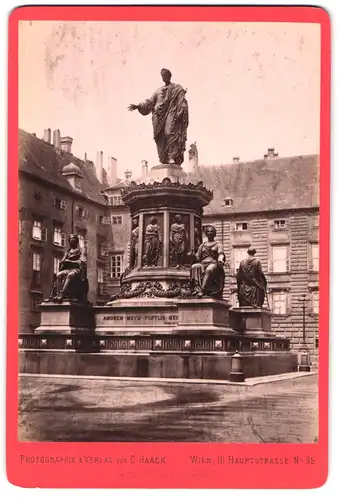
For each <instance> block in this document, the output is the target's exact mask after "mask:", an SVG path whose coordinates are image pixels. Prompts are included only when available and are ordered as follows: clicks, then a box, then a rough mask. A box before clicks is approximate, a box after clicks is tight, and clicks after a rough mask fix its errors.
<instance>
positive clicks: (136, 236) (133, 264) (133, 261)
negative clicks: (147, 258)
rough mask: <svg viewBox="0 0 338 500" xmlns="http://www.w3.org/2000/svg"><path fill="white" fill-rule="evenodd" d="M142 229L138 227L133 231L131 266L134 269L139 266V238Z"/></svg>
mask: <svg viewBox="0 0 338 500" xmlns="http://www.w3.org/2000/svg"><path fill="white" fill-rule="evenodd" d="M139 233H140V230H139V228H138V227H136V228H135V229H133V230H132V232H131V249H130V267H131V269H134V267H136V266H137V258H138V240H139Z"/></svg>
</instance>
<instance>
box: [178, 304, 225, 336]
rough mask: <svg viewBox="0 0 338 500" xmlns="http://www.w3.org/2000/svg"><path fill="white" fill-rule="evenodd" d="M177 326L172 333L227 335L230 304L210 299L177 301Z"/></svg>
mask: <svg viewBox="0 0 338 500" xmlns="http://www.w3.org/2000/svg"><path fill="white" fill-rule="evenodd" d="M177 308H178V325H177V327H176V328H174V329H173V333H176V334H182V333H183V334H184V333H186V332H191V333H195V334H200V333H203V334H205V333H228V334H233V333H234V331H233V330H232V329H231V328H230V327H229V309H230V304H229V303H228V302H225V301H224V300H216V299H212V298H200V299H197V298H192V299H181V300H179V301H177Z"/></svg>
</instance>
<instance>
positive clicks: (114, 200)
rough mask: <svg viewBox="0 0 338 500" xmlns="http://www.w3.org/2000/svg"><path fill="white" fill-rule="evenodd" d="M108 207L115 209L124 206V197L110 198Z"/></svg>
mask: <svg viewBox="0 0 338 500" xmlns="http://www.w3.org/2000/svg"><path fill="white" fill-rule="evenodd" d="M108 205H110V206H114V207H116V206H118V205H123V201H122V196H108Z"/></svg>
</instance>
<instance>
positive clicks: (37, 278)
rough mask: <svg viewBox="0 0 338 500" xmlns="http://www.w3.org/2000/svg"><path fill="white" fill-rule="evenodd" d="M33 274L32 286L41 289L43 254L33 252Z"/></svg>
mask: <svg viewBox="0 0 338 500" xmlns="http://www.w3.org/2000/svg"><path fill="white" fill-rule="evenodd" d="M32 267H33V274H32V286H33V287H39V286H40V285H41V253H40V252H36V251H33V261H32Z"/></svg>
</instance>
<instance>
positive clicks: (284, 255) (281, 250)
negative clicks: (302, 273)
mask: <svg viewBox="0 0 338 500" xmlns="http://www.w3.org/2000/svg"><path fill="white" fill-rule="evenodd" d="M271 252H272V259H271V262H270V271H271V272H273V273H286V272H288V271H289V247H288V245H274V246H272V247H271Z"/></svg>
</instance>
